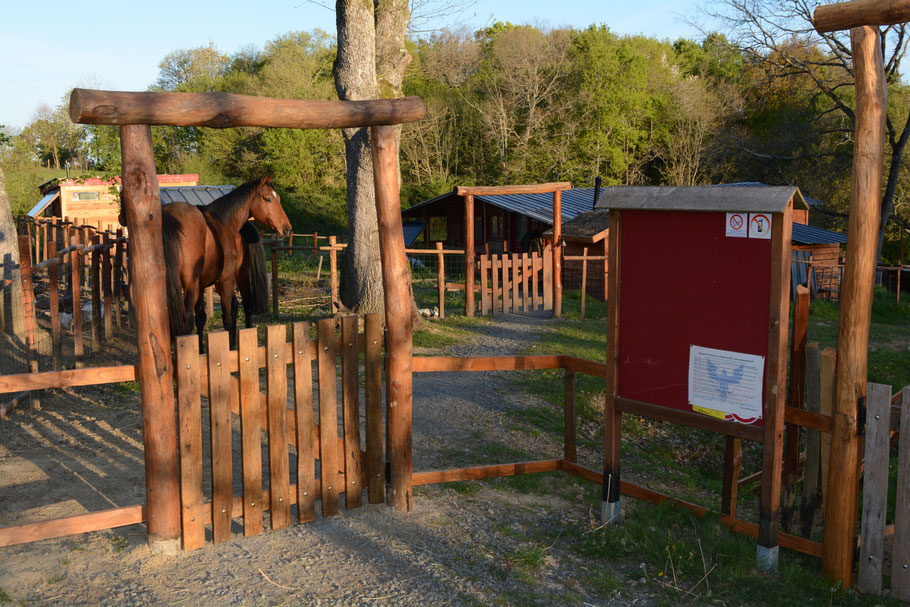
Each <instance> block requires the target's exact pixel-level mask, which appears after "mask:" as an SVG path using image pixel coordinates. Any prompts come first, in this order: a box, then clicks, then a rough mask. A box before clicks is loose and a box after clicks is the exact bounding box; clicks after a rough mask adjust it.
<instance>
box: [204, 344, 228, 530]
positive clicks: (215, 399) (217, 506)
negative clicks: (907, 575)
mask: <svg viewBox="0 0 910 607" xmlns="http://www.w3.org/2000/svg"><path fill="white" fill-rule="evenodd" d="M208 340H209V341H208V351H209V354H208V367H209V417H210V420H211V421H210V428H211V433H212V462H211V466H212V539H213V540H214V541H215V543H216V544H217V543H218V542H226V541H227V540H229V539H231V503H232V499H233V497H234V489H233V473H232V459H231V458H232V455H231V372H230V366H229V365H228V359H229V358H230V355H231V351H230V343H229V340H228V333H227V331H215V332H213V333H209V334H208Z"/></svg>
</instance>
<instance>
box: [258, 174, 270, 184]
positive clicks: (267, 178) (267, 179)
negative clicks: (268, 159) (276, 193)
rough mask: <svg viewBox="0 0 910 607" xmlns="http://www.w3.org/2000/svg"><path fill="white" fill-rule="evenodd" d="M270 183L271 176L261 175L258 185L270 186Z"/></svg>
mask: <svg viewBox="0 0 910 607" xmlns="http://www.w3.org/2000/svg"><path fill="white" fill-rule="evenodd" d="M272 181H273V177H272V176H271V175H263V176H262V179H260V180H259V185H266V184H270V183H272Z"/></svg>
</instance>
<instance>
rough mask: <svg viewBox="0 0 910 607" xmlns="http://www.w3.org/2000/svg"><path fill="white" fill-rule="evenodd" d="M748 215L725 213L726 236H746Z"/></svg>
mask: <svg viewBox="0 0 910 607" xmlns="http://www.w3.org/2000/svg"><path fill="white" fill-rule="evenodd" d="M748 223H749V217H748V214H746V213H727V229H726V235H727V238H748V237H749V226H748V225H747V224H748Z"/></svg>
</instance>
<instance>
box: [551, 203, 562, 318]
mask: <svg viewBox="0 0 910 607" xmlns="http://www.w3.org/2000/svg"><path fill="white" fill-rule="evenodd" d="M560 316H562V192H560V191H559V190H557V191H555V192H553V317H554V318H559V317H560Z"/></svg>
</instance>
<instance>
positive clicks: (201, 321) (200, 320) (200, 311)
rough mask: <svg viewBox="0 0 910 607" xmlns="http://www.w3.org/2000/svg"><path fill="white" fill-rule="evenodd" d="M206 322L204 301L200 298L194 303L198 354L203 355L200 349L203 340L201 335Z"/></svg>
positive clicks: (202, 349) (203, 350)
mask: <svg viewBox="0 0 910 607" xmlns="http://www.w3.org/2000/svg"><path fill="white" fill-rule="evenodd" d="M207 321H208V317H207V316H206V314H205V299H203V298H202V297H200V298H199V301H197V302H196V334H197V335H198V336H199V353H200V354H203V353H204V352H205V349H204V348H203V347H202V344H203V339H202V334H203V333H204V332H205V323H206V322H207Z"/></svg>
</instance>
